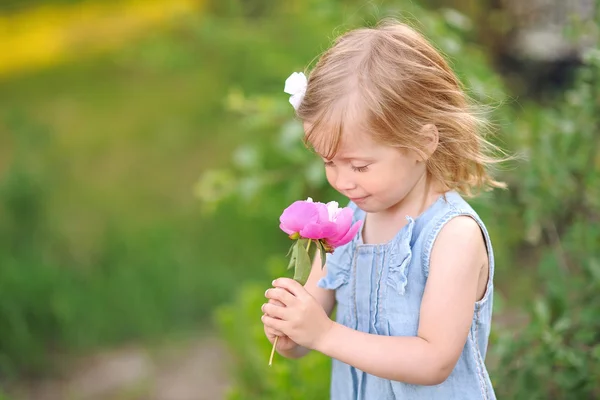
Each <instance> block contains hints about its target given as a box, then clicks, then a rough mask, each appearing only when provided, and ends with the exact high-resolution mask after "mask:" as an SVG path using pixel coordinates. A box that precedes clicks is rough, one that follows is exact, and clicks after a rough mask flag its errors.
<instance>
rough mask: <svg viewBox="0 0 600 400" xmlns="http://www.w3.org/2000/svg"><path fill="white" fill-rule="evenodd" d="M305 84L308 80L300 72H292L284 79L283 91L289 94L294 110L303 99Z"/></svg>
mask: <svg viewBox="0 0 600 400" xmlns="http://www.w3.org/2000/svg"><path fill="white" fill-rule="evenodd" d="M307 84H308V80H307V79H306V76H305V75H304V74H303V73H302V72H294V73H293V74H291V75H290V76H289V77H288V78H287V79H286V80H285V88H284V89H283V91H284V92H285V93H288V94H291V96H290V104H291V105H292V106H293V107H294V109H295V110H297V109H298V107H299V106H300V103H302V100H303V99H304V94H305V93H306V85H307Z"/></svg>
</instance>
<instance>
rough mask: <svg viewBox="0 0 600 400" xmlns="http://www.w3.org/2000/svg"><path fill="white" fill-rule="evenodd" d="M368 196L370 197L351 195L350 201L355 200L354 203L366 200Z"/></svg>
mask: <svg viewBox="0 0 600 400" xmlns="http://www.w3.org/2000/svg"><path fill="white" fill-rule="evenodd" d="M367 197H369V196H363V197H350V198H349V199H350V201H351V202H353V203H356V202H361V201H364V200H365V199H366V198H367Z"/></svg>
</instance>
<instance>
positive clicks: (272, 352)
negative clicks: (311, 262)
mask: <svg viewBox="0 0 600 400" xmlns="http://www.w3.org/2000/svg"><path fill="white" fill-rule="evenodd" d="M312 241H313V240H312V239H308V244H307V245H306V252H307V253H308V250H310V245H311V244H312ZM298 244H300V243H298ZM278 339H279V336H277V337H275V340H274V341H273V347H272V348H271V356H270V357H269V366H271V365H272V364H273V356H274V355H275V349H276V348H277V341H278Z"/></svg>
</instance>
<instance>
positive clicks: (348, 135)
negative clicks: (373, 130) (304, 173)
mask: <svg viewBox="0 0 600 400" xmlns="http://www.w3.org/2000/svg"><path fill="white" fill-rule="evenodd" d="M304 129H305V132H311V129H312V125H311V124H310V123H306V122H305V123H304ZM310 138H311V140H310V141H311V143H310V144H311V146H312V147H313V149H314V150H315V152H317V153H318V154H319V155H320V156H321V157H323V158H329V157H330V159H332V160H333V159H340V160H342V159H348V160H349V159H361V158H369V157H371V156H372V155H373V153H374V152H376V151H377V149H378V147H379V144H378V143H376V142H375V141H374V140H373V138H372V137H371V135H370V134H369V133H368V132H367V131H366V130H365V129H361V128H360V127H359V126H358V125H354V126H344V127H343V128H342V129H341V130H336V129H330V128H324V127H322V126H321V127H317V130H316V131H315V132H311V135H310ZM332 147H333V148H332Z"/></svg>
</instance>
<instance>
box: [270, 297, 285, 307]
mask: <svg viewBox="0 0 600 400" xmlns="http://www.w3.org/2000/svg"><path fill="white" fill-rule="evenodd" d="M269 304H274V305H276V306H279V307H285V304H283V303H282V302H280V301H279V300H275V299H269Z"/></svg>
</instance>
